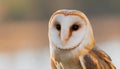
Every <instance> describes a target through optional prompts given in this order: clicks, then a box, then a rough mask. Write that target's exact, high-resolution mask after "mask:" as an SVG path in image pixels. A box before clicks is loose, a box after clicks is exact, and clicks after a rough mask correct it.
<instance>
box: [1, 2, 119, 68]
mask: <svg viewBox="0 0 120 69" xmlns="http://www.w3.org/2000/svg"><path fill="white" fill-rule="evenodd" d="M58 9H76V10H80V11H82V12H84V13H85V14H86V15H87V16H88V18H89V20H90V22H91V24H92V26H93V31H94V35H95V40H96V46H98V47H100V48H101V49H103V50H105V51H106V52H107V53H108V54H110V55H111V53H114V58H116V57H115V56H117V57H119V58H120V51H119V49H120V0H0V69H50V68H49V67H50V64H49V45H48V21H49V18H50V16H51V15H52V13H53V12H55V11H56V10H58ZM112 51H114V52H112ZM118 54H119V55H118ZM115 61H117V62H118V63H117V64H116V65H118V64H120V59H116V60H115ZM114 63H115V62H114ZM118 66H119V65H118Z"/></svg>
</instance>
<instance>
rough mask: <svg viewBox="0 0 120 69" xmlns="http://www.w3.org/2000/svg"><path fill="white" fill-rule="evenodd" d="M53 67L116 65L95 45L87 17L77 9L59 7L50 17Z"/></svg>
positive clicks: (100, 68)
mask: <svg viewBox="0 0 120 69" xmlns="http://www.w3.org/2000/svg"><path fill="white" fill-rule="evenodd" d="M49 42H50V59H51V69H116V68H115V66H114V65H113V64H112V60H111V59H110V57H109V56H108V55H107V54H106V53H105V52H104V51H102V50H99V49H97V48H96V47H94V46H95V41H94V36H93V32H92V28H91V25H90V22H89V20H88V19H87V17H86V16H85V15H84V14H83V13H82V12H79V11H76V10H58V11H57V12H55V13H54V14H53V15H52V16H51V19H50V21H49Z"/></svg>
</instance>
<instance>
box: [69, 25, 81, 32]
mask: <svg viewBox="0 0 120 69" xmlns="http://www.w3.org/2000/svg"><path fill="white" fill-rule="evenodd" d="M78 29H79V25H77V24H74V25H73V26H72V27H71V30H72V31H76V30H78Z"/></svg>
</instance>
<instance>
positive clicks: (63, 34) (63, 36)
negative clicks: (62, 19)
mask: <svg viewBox="0 0 120 69" xmlns="http://www.w3.org/2000/svg"><path fill="white" fill-rule="evenodd" d="M67 41H68V33H67V32H66V31H63V32H61V42H62V45H63V46H66V44H67Z"/></svg>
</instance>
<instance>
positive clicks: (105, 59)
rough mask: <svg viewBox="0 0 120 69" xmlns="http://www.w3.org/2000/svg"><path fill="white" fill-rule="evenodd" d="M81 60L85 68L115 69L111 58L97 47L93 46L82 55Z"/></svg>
mask: <svg viewBox="0 0 120 69" xmlns="http://www.w3.org/2000/svg"><path fill="white" fill-rule="evenodd" d="M81 62H83V66H84V67H85V69H116V68H115V66H114V65H113V64H112V60H111V58H110V57H109V56H108V55H107V54H106V53H105V52H104V51H102V50H99V49H97V48H93V49H92V50H91V51H90V52H89V53H88V54H86V55H84V56H83V61H81Z"/></svg>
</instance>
